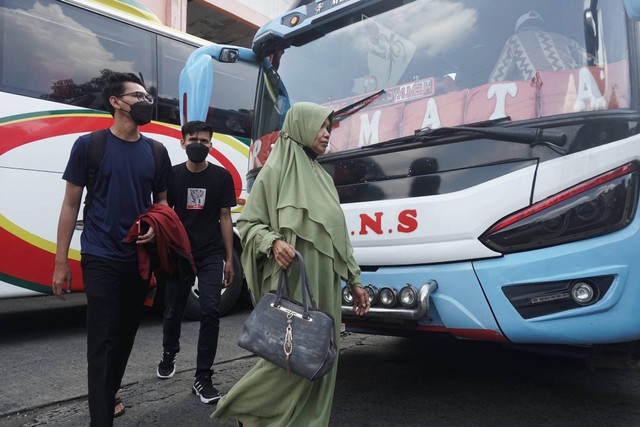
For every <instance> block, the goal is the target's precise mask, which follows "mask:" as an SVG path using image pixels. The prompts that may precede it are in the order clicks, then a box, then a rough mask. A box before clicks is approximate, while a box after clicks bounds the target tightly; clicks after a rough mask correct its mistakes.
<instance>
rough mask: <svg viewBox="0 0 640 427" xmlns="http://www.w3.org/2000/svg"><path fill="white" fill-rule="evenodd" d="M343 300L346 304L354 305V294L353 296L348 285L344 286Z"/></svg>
mask: <svg viewBox="0 0 640 427" xmlns="http://www.w3.org/2000/svg"><path fill="white" fill-rule="evenodd" d="M342 302H343V303H344V304H345V305H353V296H351V292H349V287H348V286H345V287H344V288H342Z"/></svg>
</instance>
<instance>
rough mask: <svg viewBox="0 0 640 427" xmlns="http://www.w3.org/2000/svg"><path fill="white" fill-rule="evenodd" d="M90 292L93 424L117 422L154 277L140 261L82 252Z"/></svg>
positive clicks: (85, 278)
mask: <svg viewBox="0 0 640 427" xmlns="http://www.w3.org/2000/svg"><path fill="white" fill-rule="evenodd" d="M81 265H82V278H83V280H84V287H85V293H86V295H87V364H88V368H87V373H88V388H89V414H90V416H91V426H92V427H103V426H112V425H113V408H114V405H115V394H116V392H117V391H118V389H120V384H121V381H122V377H123V376H124V372H125V369H126V367H127V361H128V360H129V355H130V354H131V349H132V348H133V341H134V339H135V336H136V332H137V331H138V326H139V325H140V319H141V317H142V311H143V307H144V300H145V296H146V293H147V291H148V290H149V281H148V280H142V279H141V278H140V274H139V273H138V263H137V262H135V261H134V262H119V261H113V260H110V259H106V258H102V257H97V256H92V255H82V261H81Z"/></svg>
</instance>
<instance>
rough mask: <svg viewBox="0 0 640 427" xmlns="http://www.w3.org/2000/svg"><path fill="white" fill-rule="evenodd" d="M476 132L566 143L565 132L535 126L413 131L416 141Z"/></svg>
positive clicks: (507, 138)
mask: <svg viewBox="0 0 640 427" xmlns="http://www.w3.org/2000/svg"><path fill="white" fill-rule="evenodd" d="M465 133H476V134H481V135H486V136H488V137H490V138H495V139H500V140H503V141H511V142H518V143H522V144H532V145H537V144H543V145H547V144H552V145H555V146H557V147H562V146H564V145H565V144H566V143H567V134H566V133H564V132H563V131H561V130H556V129H543V128H537V127H534V128H532V127H508V128H505V127H499V128H497V127H489V128H487V127H474V126H456V127H442V128H437V129H418V130H416V132H415V136H414V137H415V139H416V140H417V141H424V140H428V139H431V138H435V137H440V136H449V135H458V134H465Z"/></svg>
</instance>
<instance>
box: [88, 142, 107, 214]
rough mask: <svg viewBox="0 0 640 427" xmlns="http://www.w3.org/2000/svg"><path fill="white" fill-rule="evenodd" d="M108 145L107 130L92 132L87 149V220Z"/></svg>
mask: <svg viewBox="0 0 640 427" xmlns="http://www.w3.org/2000/svg"><path fill="white" fill-rule="evenodd" d="M106 144H107V129H99V130H95V131H93V132H91V137H90V139H89V147H88V149H87V186H86V187H87V195H86V197H85V198H84V208H83V210H82V218H83V219H86V218H87V212H89V206H91V202H92V201H93V187H95V185H96V179H97V177H98V172H99V171H100V164H102V158H103V157H104V147H105V145H106Z"/></svg>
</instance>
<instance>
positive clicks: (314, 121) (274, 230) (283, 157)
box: [212, 102, 369, 427]
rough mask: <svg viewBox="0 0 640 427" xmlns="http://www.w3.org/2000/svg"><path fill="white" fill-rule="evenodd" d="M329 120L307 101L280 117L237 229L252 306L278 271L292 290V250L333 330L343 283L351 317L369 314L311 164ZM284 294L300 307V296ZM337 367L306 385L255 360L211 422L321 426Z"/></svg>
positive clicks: (334, 212) (323, 145)
mask: <svg viewBox="0 0 640 427" xmlns="http://www.w3.org/2000/svg"><path fill="white" fill-rule="evenodd" d="M332 116H333V112H332V111H331V110H330V109H329V108H327V107H323V106H321V105H317V104H312V103H309V102H300V103H297V104H295V105H294V106H293V107H292V108H291V109H290V110H289V111H288V112H287V115H286V117H285V121H284V125H283V127H282V131H281V132H280V137H279V138H278V140H277V142H276V144H275V146H274V148H273V150H272V152H271V154H270V156H269V158H268V160H267V162H266V163H265V165H264V167H263V168H262V170H261V171H260V173H259V174H258V177H257V178H256V181H255V182H254V184H253V188H252V189H251V195H250V197H249V199H248V202H247V205H246V206H245V208H244V210H243V212H242V215H241V216H240V218H239V219H238V223H237V224H238V228H239V230H240V236H241V238H242V245H243V252H242V265H243V268H244V272H245V275H246V279H247V285H248V286H249V290H250V291H251V293H252V295H253V297H254V299H255V300H256V301H258V300H259V299H260V298H261V297H262V295H264V294H265V293H267V292H269V291H270V290H274V289H276V287H277V283H278V273H279V271H280V269H281V268H283V269H287V275H288V277H289V284H290V286H292V285H293V284H297V283H299V267H298V263H297V262H293V260H294V259H295V253H294V248H295V249H297V250H298V251H299V252H300V253H301V254H302V256H303V257H304V260H305V264H306V266H307V274H308V275H309V280H310V282H311V286H312V290H313V293H314V296H315V298H316V301H317V303H318V308H320V309H322V310H324V311H327V312H329V313H331V315H333V318H334V319H335V321H336V325H339V324H340V323H341V285H340V283H341V280H342V279H344V280H345V281H346V282H347V284H348V285H349V289H350V290H351V294H352V295H353V297H354V311H355V312H356V313H357V314H359V315H364V314H366V313H367V312H368V311H369V298H368V295H367V293H366V291H365V290H364V289H363V287H362V283H361V282H360V268H359V267H358V265H357V264H356V262H355V260H354V258H353V249H352V247H351V243H350V241H349V235H348V233H347V227H346V222H345V219H344V214H343V212H342V209H341V208H340V202H339V199H338V193H337V191H336V189H335V186H334V183H333V180H332V179H331V176H330V175H329V174H328V173H327V172H326V171H325V170H324V169H323V168H322V167H321V166H320V165H319V164H318V162H317V161H316V157H317V156H318V155H321V154H324V153H325V152H326V149H327V147H328V145H329V135H330V132H331V119H332ZM291 290H292V292H293V295H294V297H295V298H296V299H298V300H300V298H301V293H300V292H301V291H300V289H297V288H296V287H294V286H292V289H291ZM336 329H338V331H336V333H337V334H339V328H336ZM336 342H339V336H337V337H336ZM337 367H338V364H337V363H336V364H335V365H334V366H333V369H332V371H331V372H329V373H328V374H327V375H325V376H324V377H322V378H320V379H318V380H316V381H309V380H306V379H304V378H302V377H299V376H297V375H288V374H287V371H286V370H284V369H282V368H279V367H277V366H276V365H273V364H271V363H269V362H267V361H266V360H264V359H261V360H260V361H259V362H258V363H257V364H256V365H255V366H254V367H253V368H252V369H251V370H250V371H249V372H248V373H247V374H246V375H245V376H244V377H243V378H242V379H240V381H239V382H238V383H237V384H235V385H234V386H233V387H232V388H231V390H230V391H229V393H227V394H226V395H225V396H223V397H222V399H221V400H220V401H219V402H218V406H217V408H216V411H215V412H214V413H213V415H212V416H213V417H215V418H217V419H219V420H220V421H222V422H223V423H224V422H226V421H227V420H228V419H229V418H230V417H235V418H237V419H238V424H239V425H244V426H248V427H262V426H274V427H276V426H277V427H284V426H295V427H298V426H305V427H324V426H327V425H328V424H329V417H330V415H331V404H332V401H333V391H334V388H335V381H336V373H337Z"/></svg>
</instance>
